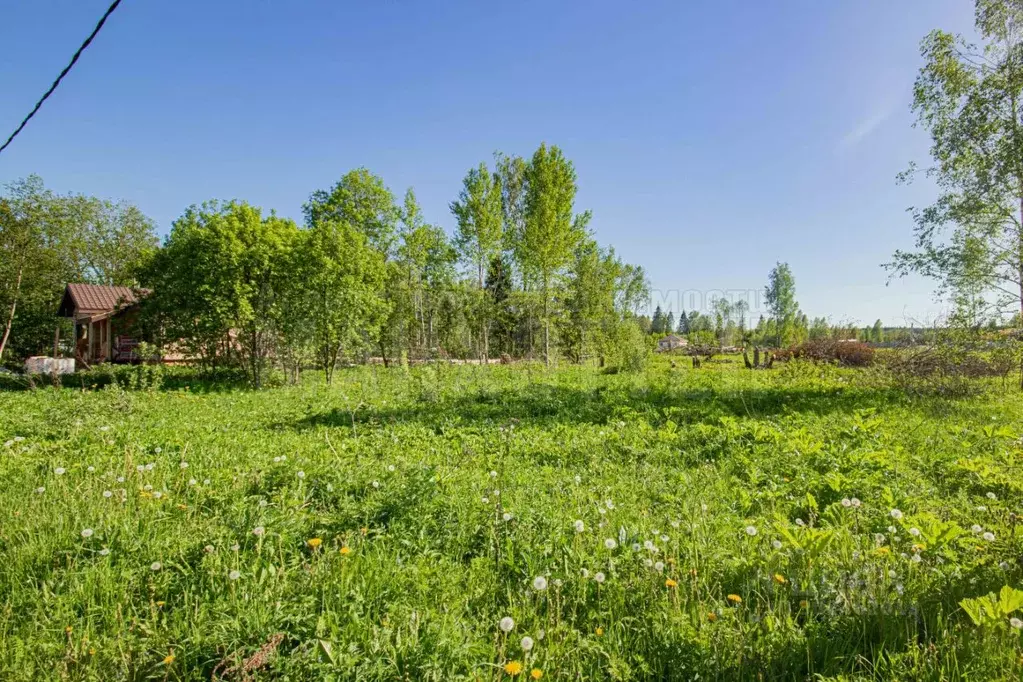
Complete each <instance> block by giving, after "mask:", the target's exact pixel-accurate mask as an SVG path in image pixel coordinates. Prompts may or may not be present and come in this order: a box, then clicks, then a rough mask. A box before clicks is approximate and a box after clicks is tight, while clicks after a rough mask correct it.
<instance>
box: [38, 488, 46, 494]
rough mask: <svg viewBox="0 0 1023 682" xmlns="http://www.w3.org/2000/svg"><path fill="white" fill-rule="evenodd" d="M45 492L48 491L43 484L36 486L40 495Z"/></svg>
mask: <svg viewBox="0 0 1023 682" xmlns="http://www.w3.org/2000/svg"><path fill="white" fill-rule="evenodd" d="M45 492H46V488H44V487H43V486H39V487H38V488H36V494H38V495H42V494H43V493H45Z"/></svg>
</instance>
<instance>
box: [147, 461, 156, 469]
mask: <svg viewBox="0 0 1023 682" xmlns="http://www.w3.org/2000/svg"><path fill="white" fill-rule="evenodd" d="M155 468H156V464H154V463H153V462H150V463H149V464H147V465H146V471H152V470H153V469H155Z"/></svg>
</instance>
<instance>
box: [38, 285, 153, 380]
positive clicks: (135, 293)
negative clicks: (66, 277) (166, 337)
mask: <svg viewBox="0 0 1023 682" xmlns="http://www.w3.org/2000/svg"><path fill="white" fill-rule="evenodd" d="M147 293H148V292H147V291H146V290H144V289H132V288H131V287H116V286H104V285H99V284H78V283H74V284H68V285H67V287H65V289H64V296H63V298H62V299H61V302H60V308H59V309H58V311H57V315H58V316H60V317H65V318H69V319H70V320H72V322H73V323H74V329H75V331H74V339H75V360H76V362H78V363H81V364H83V365H85V366H86V367H88V366H89V365H93V364H96V363H101V362H135V361H137V360H138V358H137V356H136V355H135V347H136V346H137V345H138V341H137V340H136V339H135V338H134V337H133V336H132V335H131V332H132V329H133V326H134V324H133V323H134V318H135V314H136V313H137V311H138V302H139V296H144V295H145V294H147Z"/></svg>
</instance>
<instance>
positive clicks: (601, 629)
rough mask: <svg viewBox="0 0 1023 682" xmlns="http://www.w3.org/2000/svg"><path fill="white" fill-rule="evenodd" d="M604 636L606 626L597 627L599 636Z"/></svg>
mask: <svg viewBox="0 0 1023 682" xmlns="http://www.w3.org/2000/svg"><path fill="white" fill-rule="evenodd" d="M603 636H604V628H597V637H603Z"/></svg>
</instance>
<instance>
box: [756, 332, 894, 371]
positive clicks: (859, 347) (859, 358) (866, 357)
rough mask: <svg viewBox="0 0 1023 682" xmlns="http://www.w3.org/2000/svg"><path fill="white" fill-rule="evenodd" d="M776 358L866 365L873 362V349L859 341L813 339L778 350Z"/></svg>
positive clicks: (845, 365) (848, 365)
mask: <svg viewBox="0 0 1023 682" xmlns="http://www.w3.org/2000/svg"><path fill="white" fill-rule="evenodd" d="M776 357H777V359H778V360H792V359H800V360H810V361H813V362H832V363H835V364H838V365H842V366H843V367H867V366H868V365H871V364H873V362H874V349H873V348H871V347H870V346H868V345H867V344H865V343H862V342H860V341H837V340H835V339H814V340H812V341H805V342H803V343H800V344H796V345H794V346H790V347H789V348H786V349H784V350H781V351H779V352H778V355H777V356H776Z"/></svg>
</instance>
